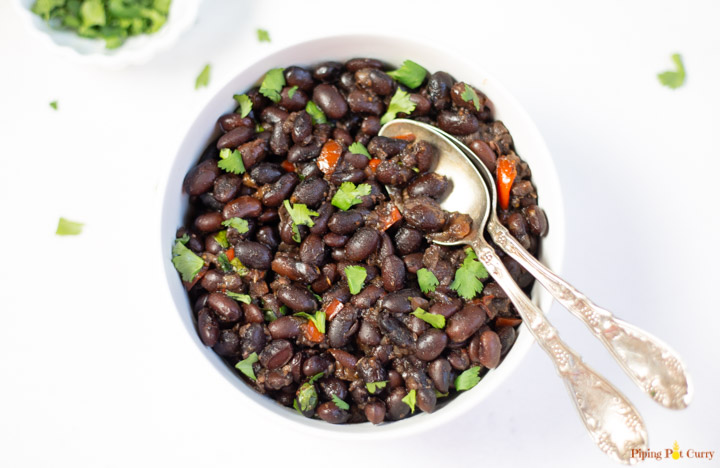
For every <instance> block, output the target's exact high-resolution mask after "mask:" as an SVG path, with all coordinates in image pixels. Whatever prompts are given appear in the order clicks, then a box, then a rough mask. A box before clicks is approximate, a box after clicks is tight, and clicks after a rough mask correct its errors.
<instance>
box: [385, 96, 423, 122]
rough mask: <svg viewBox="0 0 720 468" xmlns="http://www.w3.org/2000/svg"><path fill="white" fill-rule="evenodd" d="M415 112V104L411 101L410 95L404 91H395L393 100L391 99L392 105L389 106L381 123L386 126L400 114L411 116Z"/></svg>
mask: <svg viewBox="0 0 720 468" xmlns="http://www.w3.org/2000/svg"><path fill="white" fill-rule="evenodd" d="M414 110H415V103H414V102H412V101H411V100H410V95H409V94H408V93H406V92H405V91H403V90H402V89H398V90H397V91H395V94H394V95H393V97H392V99H390V105H388V109H387V112H385V115H383V116H382V118H381V119H380V123H382V124H386V123H388V122H390V121H391V120H393V119H394V118H395V116H396V115H397V113H398V112H404V113H405V114H410V113H411V112H412V111H414Z"/></svg>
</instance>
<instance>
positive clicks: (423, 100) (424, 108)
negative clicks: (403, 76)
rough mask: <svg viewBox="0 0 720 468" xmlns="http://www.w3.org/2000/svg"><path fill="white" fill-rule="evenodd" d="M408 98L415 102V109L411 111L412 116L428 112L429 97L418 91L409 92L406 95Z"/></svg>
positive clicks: (430, 103)
mask: <svg viewBox="0 0 720 468" xmlns="http://www.w3.org/2000/svg"><path fill="white" fill-rule="evenodd" d="M408 99H410V102H412V103H414V104H415V110H414V111H413V112H412V114H411V115H412V116H414V117H415V116H421V115H426V114H427V113H428V112H430V109H431V108H432V102H430V99H428V98H427V97H425V96H423V95H422V94H419V93H411V94H410V95H409V96H408Z"/></svg>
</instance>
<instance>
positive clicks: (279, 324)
mask: <svg viewBox="0 0 720 468" xmlns="http://www.w3.org/2000/svg"><path fill="white" fill-rule="evenodd" d="M281 300H282V299H281ZM301 323H302V321H301V320H300V319H298V318H296V317H290V316H286V317H279V318H278V319H277V320H273V321H272V322H270V323H269V324H268V330H269V331H270V335H271V336H272V337H273V339H274V340H277V339H280V338H296V337H297V336H298V335H300V324H301Z"/></svg>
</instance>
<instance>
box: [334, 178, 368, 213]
mask: <svg viewBox="0 0 720 468" xmlns="http://www.w3.org/2000/svg"><path fill="white" fill-rule="evenodd" d="M371 191H372V187H370V185H368V184H360V185H358V186H357V187H356V186H355V184H353V183H352V182H343V183H342V184H341V185H340V188H339V189H338V191H337V192H335V195H333V198H332V202H331V203H332V205H333V206H336V207H338V208H340V209H341V210H343V211H347V210H348V209H350V207H351V206H353V205H357V204H359V203H362V200H361V199H360V197H363V196H365V195H370V192H371Z"/></svg>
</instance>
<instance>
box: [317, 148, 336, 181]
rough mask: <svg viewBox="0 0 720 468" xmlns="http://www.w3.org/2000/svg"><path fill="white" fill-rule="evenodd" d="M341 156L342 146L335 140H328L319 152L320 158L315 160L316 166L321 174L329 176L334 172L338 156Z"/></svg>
mask: <svg viewBox="0 0 720 468" xmlns="http://www.w3.org/2000/svg"><path fill="white" fill-rule="evenodd" d="M341 154H342V146H340V143H338V142H337V141H335V140H328V141H327V143H325V144H324V145H323V147H322V150H321V151H320V157H319V158H318V159H317V166H318V167H319V168H320V170H321V171H323V173H325V174H327V175H331V174H332V173H333V172H335V166H337V163H338V160H339V159H340V155H341Z"/></svg>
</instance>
